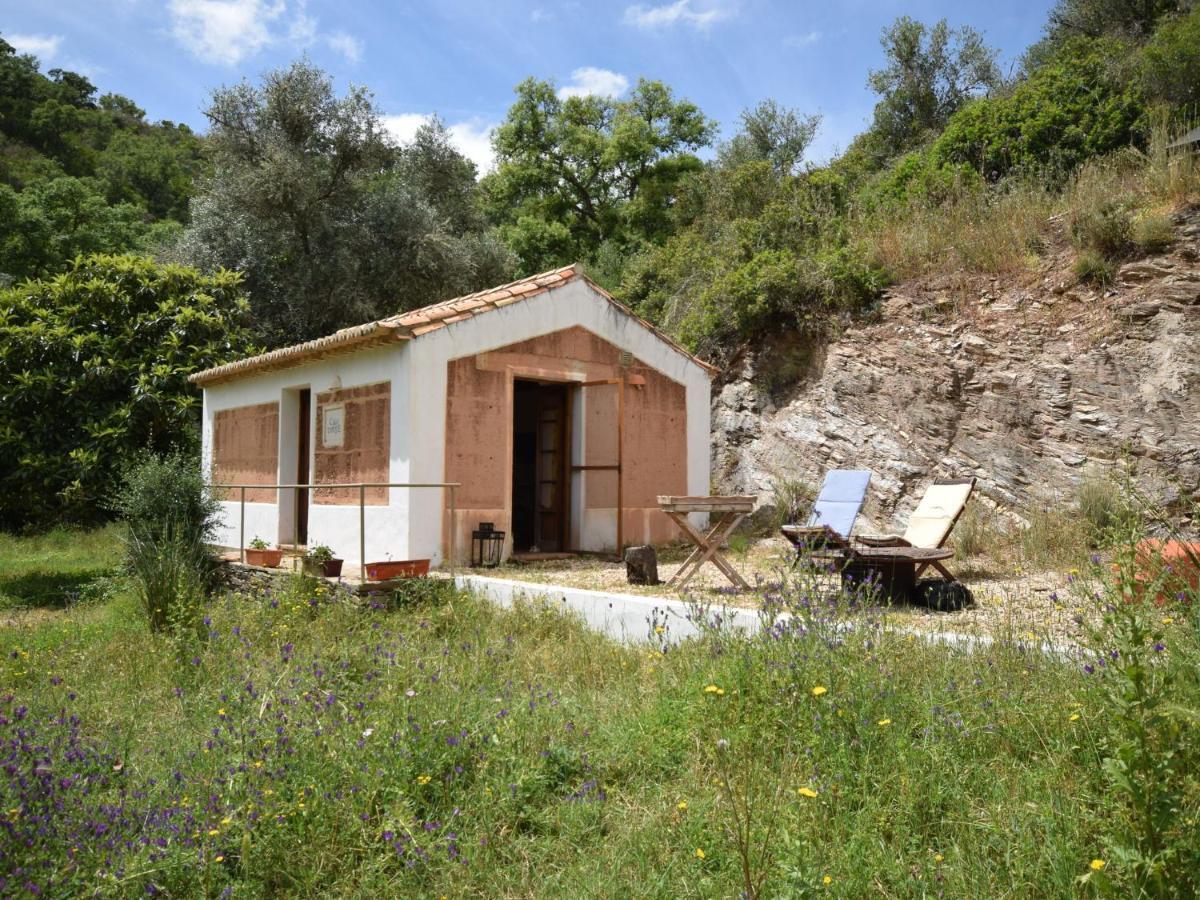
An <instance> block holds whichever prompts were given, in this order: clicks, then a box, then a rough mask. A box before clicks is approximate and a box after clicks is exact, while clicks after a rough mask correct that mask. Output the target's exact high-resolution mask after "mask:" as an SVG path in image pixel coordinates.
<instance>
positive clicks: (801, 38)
mask: <svg viewBox="0 0 1200 900" xmlns="http://www.w3.org/2000/svg"><path fill="white" fill-rule="evenodd" d="M824 36H825V35H824V34H823V33H821V32H820V31H810V32H808V33H807V34H792V35H789V36H788V37H785V38H784V39H783V46H785V47H808V46H810V45H812V44H815V43H817V41H819V40H821V38H823V37H824Z"/></svg>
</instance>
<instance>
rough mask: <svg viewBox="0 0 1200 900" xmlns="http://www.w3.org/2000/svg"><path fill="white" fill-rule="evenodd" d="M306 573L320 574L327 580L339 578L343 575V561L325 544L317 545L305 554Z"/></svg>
mask: <svg viewBox="0 0 1200 900" xmlns="http://www.w3.org/2000/svg"><path fill="white" fill-rule="evenodd" d="M304 571H305V572H307V573H308V574H310V575H315V574H317V572H320V573H321V574H322V575H324V576H325V577H326V578H337V577H338V576H339V575H341V574H342V560H340V559H338V558H337V557H335V556H334V555H333V550H332V549H330V548H329V547H328V546H326V545H325V544H317V546H315V547H312V548H310V549H309V551H308V552H307V553H305V554H304Z"/></svg>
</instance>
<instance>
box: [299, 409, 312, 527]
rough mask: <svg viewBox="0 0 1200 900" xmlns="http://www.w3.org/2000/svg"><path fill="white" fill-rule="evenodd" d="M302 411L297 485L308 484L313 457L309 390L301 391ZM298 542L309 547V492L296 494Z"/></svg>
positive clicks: (305, 489) (302, 491)
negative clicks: (310, 435)
mask: <svg viewBox="0 0 1200 900" xmlns="http://www.w3.org/2000/svg"><path fill="white" fill-rule="evenodd" d="M299 405H300V411H299V412H298V413H297V415H296V418H297V425H298V427H299V432H298V433H297V435H296V447H297V451H296V452H297V454H298V455H297V457H296V484H308V475H309V469H308V458H309V456H311V455H312V453H311V450H312V448H311V446H310V444H309V440H308V429H309V413H310V411H311V408H312V392H311V391H310V390H309V389H308V388H303V389H302V390H301V391H300V404H299ZM296 540H297V541H299V542H300V546H302V547H306V546H308V490H307V488H302V489H301V490H299V491H297V492H296Z"/></svg>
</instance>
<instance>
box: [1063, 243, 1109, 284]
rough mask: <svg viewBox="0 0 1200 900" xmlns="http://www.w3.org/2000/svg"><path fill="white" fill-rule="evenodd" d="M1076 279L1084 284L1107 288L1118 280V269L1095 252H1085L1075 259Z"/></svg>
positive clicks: (1073, 268) (1073, 269) (1074, 270)
mask: <svg viewBox="0 0 1200 900" xmlns="http://www.w3.org/2000/svg"><path fill="white" fill-rule="evenodd" d="M1072 271H1073V272H1074V273H1075V279H1076V280H1077V281H1079V282H1081V283H1083V284H1094V285H1096V286H1097V287H1107V286H1108V285H1110V284H1112V283H1113V282H1114V281H1116V280H1117V267H1116V266H1115V265H1113V263H1112V261H1111V260H1108V259H1105V257H1104V256H1103V255H1102V254H1100V253H1097V252H1096V251H1095V250H1084V251H1082V252H1081V253H1080V254H1079V255H1078V256H1077V257H1075V264H1074V266H1073V267H1072Z"/></svg>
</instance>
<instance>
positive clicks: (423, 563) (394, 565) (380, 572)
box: [367, 559, 429, 581]
mask: <svg viewBox="0 0 1200 900" xmlns="http://www.w3.org/2000/svg"><path fill="white" fill-rule="evenodd" d="M428 574H429V560H427V559H401V560H388V561H387V562H370V563H367V578H368V579H369V580H371V581H387V580H388V579H390V578H419V577H420V576H422V575H428Z"/></svg>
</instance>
